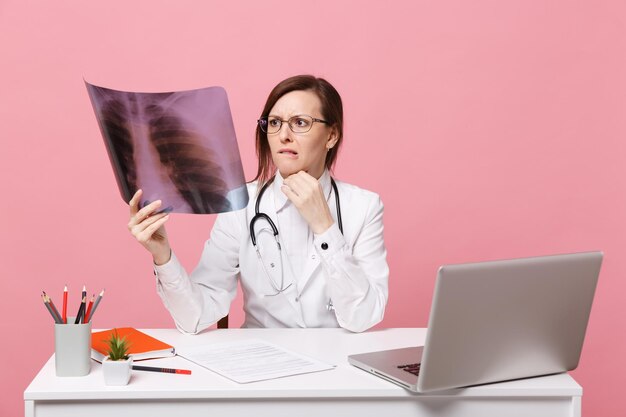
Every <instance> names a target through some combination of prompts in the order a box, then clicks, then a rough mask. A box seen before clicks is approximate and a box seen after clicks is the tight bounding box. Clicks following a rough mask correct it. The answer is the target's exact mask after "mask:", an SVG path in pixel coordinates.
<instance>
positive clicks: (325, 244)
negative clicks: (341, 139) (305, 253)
mask: <svg viewBox="0 0 626 417" xmlns="http://www.w3.org/2000/svg"><path fill="white" fill-rule="evenodd" d="M322 249H324V250H326V249H328V243H326V242H324V243H322Z"/></svg>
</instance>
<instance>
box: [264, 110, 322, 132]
mask: <svg viewBox="0 0 626 417" xmlns="http://www.w3.org/2000/svg"><path fill="white" fill-rule="evenodd" d="M283 122H287V126H289V129H291V131H292V132H293V133H306V132H308V131H309V130H311V128H312V127H313V123H316V122H317V123H325V124H328V122H327V121H326V120H322V119H316V118H315V117H311V116H307V115H306V114H300V115H298V116H293V117H290V118H289V120H282V119H280V118H278V117H275V116H269V117H261V118H260V119H259V120H257V123H258V124H259V127H260V128H261V130H262V131H263V132H265V133H267V134H268V135H273V134H275V133H278V132H279V131H280V128H281V127H283Z"/></svg>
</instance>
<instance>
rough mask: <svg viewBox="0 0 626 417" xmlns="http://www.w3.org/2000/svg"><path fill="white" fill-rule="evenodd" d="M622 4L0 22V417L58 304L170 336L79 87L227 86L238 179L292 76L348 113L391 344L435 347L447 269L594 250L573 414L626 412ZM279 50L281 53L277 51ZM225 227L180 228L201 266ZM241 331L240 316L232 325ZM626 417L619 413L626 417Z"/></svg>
mask: <svg viewBox="0 0 626 417" xmlns="http://www.w3.org/2000/svg"><path fill="white" fill-rule="evenodd" d="M624 16H626V4H625V3H624V2H621V1H594V2H571V1H541V2H540V1H536V2H529V1H525V0H512V1H506V2H502V1H497V0H494V1H486V0H479V1H471V2H468V1H442V2H433V1H398V2H370V3H365V2H361V1H350V2H331V1H323V2H298V1H296V2H294V1H289V2H282V1H262V2H247V3H244V2H230V3H229V2H204V1H203V2H200V1H179V2H175V3H174V2H165V1H135V2H127V1H92V2H83V1H55V2H47V1H16V0H13V1H12V0H5V1H3V2H2V3H0V126H2V133H1V134H0V141H1V143H2V148H1V149H2V150H1V151H0V167H1V169H2V172H1V174H2V175H1V176H0V177H1V179H0V192H1V194H0V195H1V200H0V230H1V233H2V239H0V263H1V265H2V277H1V278H0V294H1V296H0V300H1V302H0V309H1V314H0V334H1V336H0V337H1V339H2V342H1V343H0V350H1V355H0V356H1V357H2V358H3V359H4V365H3V372H2V373H1V376H0V389H1V392H2V398H3V399H2V401H0V415H2V416H13V415H21V414H22V413H23V405H22V404H23V403H22V393H23V390H24V389H25V387H26V386H27V385H28V383H29V382H30V380H31V379H32V378H33V377H34V375H35V374H36V373H37V371H38V370H39V369H40V367H41V366H42V364H43V363H44V361H46V360H47V359H48V358H49V357H50V355H51V354H52V351H53V332H52V329H53V326H52V322H51V319H50V317H49V316H48V313H47V312H46V311H45V309H44V307H43V306H42V305H41V301H40V298H39V294H40V292H41V290H46V291H47V292H49V293H50V294H51V295H52V296H53V298H54V299H55V300H57V303H58V304H59V303H60V301H61V290H62V287H63V285H64V284H65V283H67V284H68V285H69V287H70V290H71V291H72V293H71V295H72V297H73V298H72V299H73V300H74V301H75V300H77V299H78V291H79V290H80V288H81V287H82V285H83V284H86V285H87V287H88V290H89V292H90V293H91V292H98V291H99V290H100V289H101V288H102V287H106V291H107V292H106V298H105V299H104V300H103V302H102V304H101V306H100V309H99V313H98V315H97V318H96V319H95V323H94V325H95V326H96V327H101V328H105V327H113V326H121V325H132V326H136V327H148V328H149V327H171V326H172V322H171V320H170V318H169V317H168V314H167V313H166V311H165V309H164V308H163V307H162V305H161V303H160V300H159V299H158V297H157V295H156V293H155V289H154V278H153V275H152V271H151V267H150V258H149V256H148V255H147V253H146V252H144V250H143V249H142V248H141V247H140V246H139V245H138V244H137V243H136V242H134V241H133V239H132V237H131V236H130V234H129V233H128V231H127V230H126V222H127V207H126V205H125V204H124V203H123V202H122V201H121V199H120V197H119V194H118V191H117V188H116V185H115V181H114V177H113V174H112V170H111V167H110V165H109V161H108V159H107V156H106V152H105V148H104V145H103V142H102V139H101V136H100V132H99V130H98V126H97V124H96V121H95V118H94V115H93V111H92V109H91V105H90V103H89V99H88V97H87V93H86V90H85V87H84V85H83V81H82V78H83V77H86V78H87V79H88V80H90V81H92V82H94V83H97V84H98V83H99V84H102V85H105V86H109V87H112V88H119V89H130V90H145V91H165V90H170V89H189V88H195V87H204V86H211V85H221V86H224V87H225V88H226V90H227V91H228V94H229V98H230V102H231V106H232V113H233V117H234V120H235V127H236V131H237V135H238V139H239V147H240V150H241V153H242V159H243V162H244V167H245V172H246V177H247V178H248V179H250V178H252V177H253V175H254V173H255V172H256V162H255V153H254V147H253V130H254V121H255V120H256V118H257V117H258V114H259V112H260V110H261V108H262V105H263V103H264V100H265V98H266V96H267V94H268V93H269V91H270V89H271V88H272V87H273V86H274V85H275V84H276V83H277V82H278V81H280V80H281V79H283V78H285V77H287V76H290V75H293V74H297V73H313V74H316V75H320V76H323V77H326V78H327V79H328V80H330V81H331V82H332V83H334V84H335V86H336V87H337V88H338V90H339V91H340V93H341V94H342V96H343V98H344V102H345V109H346V130H345V148H344V149H343V152H342V154H341V155H340V161H339V162H340V163H339V165H338V168H337V170H336V176H337V177H338V178H340V179H342V180H345V181H348V182H352V183H356V184H358V185H360V186H362V187H364V188H369V189H371V190H375V191H377V192H379V193H380V194H381V196H382V198H383V201H384V202H385V206H386V211H385V216H386V217H385V224H386V230H385V237H386V242H387V246H388V251H389V264H390V267H391V277H390V280H391V281H390V299H389V306H388V308H387V314H386V317H385V321H384V323H383V326H385V327H402V326H418V327H424V326H425V325H426V323H427V318H428V312H429V308H430V300H431V295H432V290H433V283H434V279H435V272H436V269H437V267H438V266H439V265H440V264H442V263H455V262H464V261H479V260H490V259H498V258H511V257H518V256H531V255H542V254H552V253H564V252H573V251H584V250H594V249H601V250H603V251H604V252H605V256H606V257H605V263H604V265H603V270H602V273H601V276H600V283H599V287H598V290H597V293H596V299H595V304H594V307H593V311H592V317H591V322H590V325H589V329H588V333H587V339H586V342H585V347H584V350H583V356H582V361H581V364H580V367H579V369H577V370H576V371H575V372H573V375H574V377H575V378H576V380H577V381H579V383H580V384H581V385H582V386H583V387H584V392H585V394H584V397H583V413H584V414H585V415H587V416H612V415H618V414H621V413H623V412H624V408H625V407H624V405H623V402H622V401H621V400H620V399H621V397H622V390H623V386H624V383H625V382H626V380H625V378H624V374H625V373H626V365H625V362H624V355H623V352H624V350H625V348H626V337H625V336H624V333H625V332H624V330H625V329H624V324H623V323H624V320H623V311H624V310H623V303H624V301H623V300H624V291H625V290H626V284H624V280H623V277H624V275H625V274H626V257H625V256H624V249H625V248H626V220H625V219H624V216H625V215H626V164H625V163H624V160H625V158H626V145H625V141H624V135H625V134H626V118H625V110H626V78H625V75H624V74H626V30H625V19H624ZM272 51H278V52H272ZM213 221H214V217H213V216H191V215H174V217H173V218H172V219H171V221H170V227H169V233H170V236H171V240H172V243H173V246H174V248H175V249H176V251H177V253H178V256H179V257H180V258H181V259H182V261H183V262H184V263H185V264H186V265H187V266H188V268H192V267H193V266H194V265H195V263H196V261H197V260H198V257H199V255H200V251H201V248H202V244H203V241H204V240H205V239H206V237H207V235H208V233H209V231H210V228H211V225H212V223H213ZM231 317H232V321H233V322H234V324H235V325H238V324H240V323H241V322H242V314H241V301H240V300H239V301H238V302H237V304H236V305H235V306H233V309H232V314H231ZM620 412H621V413H620Z"/></svg>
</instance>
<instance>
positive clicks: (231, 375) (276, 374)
mask: <svg viewBox="0 0 626 417" xmlns="http://www.w3.org/2000/svg"><path fill="white" fill-rule="evenodd" d="M176 353H177V354H178V355H180V356H182V357H183V358H185V359H188V360H190V361H192V362H194V363H196V364H198V365H200V366H203V367H205V368H207V369H210V370H211V371H213V372H215V373H218V374H220V375H222V376H224V377H226V378H228V379H231V380H233V381H235V382H239V383H241V384H245V383H248V382H255V381H263V380H267V379H274V378H282V377H285V376H290V375H298V374H306V373H310V372H319V371H326V370H328V369H333V368H334V366H332V365H328V364H325V363H322V362H320V361H317V360H315V359H312V358H309V357H307V356H304V355H300V354H298V353H294V352H290V351H288V350H286V349H283V348H281V347H279V346H276V345H273V344H271V343H268V342H265V341H263V340H257V339H248V340H240V341H236V342H226V343H215V344H211V345H204V346H190V347H181V348H179V347H177V348H176Z"/></svg>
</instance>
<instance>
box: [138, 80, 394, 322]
mask: <svg viewBox="0 0 626 417" xmlns="http://www.w3.org/2000/svg"><path fill="white" fill-rule="evenodd" d="M342 136H343V107H342V103H341V97H340V96H339V93H338V92H337V91H336V90H335V88H334V87H333V86H332V85H331V84H330V83H328V82H327V81H326V80H324V79H322V78H315V77H313V76H309V75H302V76H295V77H291V78H288V79H286V80H284V81H282V82H281V83H279V84H278V85H277V86H276V87H275V88H274V89H273V90H272V92H271V93H270V95H269V97H268V99H267V102H266V103H265V107H264V108H263V112H262V114H261V117H260V119H259V120H258V126H257V129H256V149H257V155H258V159H259V168H258V172H257V176H256V178H255V180H254V181H253V182H251V183H249V184H248V192H249V195H250V203H249V204H248V207H247V208H246V209H244V210H239V211H235V212H229V213H222V214H219V215H218V216H217V219H216V221H215V224H214V226H213V230H212V231H211V235H210V239H209V240H208V241H207V242H206V244H205V246H204V251H203V253H202V257H201V259H200V262H199V264H198V266H197V267H196V269H195V270H194V271H193V272H192V273H191V275H188V274H187V272H186V271H185V269H184V268H183V266H182V265H181V263H180V262H179V261H178V259H177V258H176V255H175V253H174V252H173V251H172V250H171V248H170V244H169V241H168V238H167V234H166V232H165V228H164V224H165V223H166V222H167V220H168V219H169V216H168V215H167V214H166V213H158V210H159V208H160V206H161V201H160V200H157V201H154V202H153V203H151V204H149V205H147V206H145V207H143V208H142V209H139V208H138V202H139V201H140V198H141V190H139V191H137V193H136V194H135V195H134V196H133V198H132V199H131V201H130V221H129V223H128V228H129V230H130V231H131V233H132V235H133V236H134V237H135V238H136V239H137V240H138V241H139V243H141V244H142V245H143V246H144V247H145V248H146V249H147V250H148V251H149V252H150V253H151V254H152V257H153V260H154V271H155V275H156V277H157V291H158V293H159V295H160V297H161V298H162V300H163V303H164V304H165V307H166V308H167V309H168V310H169V312H170V314H171V315H172V317H173V318H174V321H175V322H176V326H177V327H178V328H179V329H180V330H181V331H182V332H185V333H198V332H200V331H202V330H203V329H206V328H207V327H209V326H211V325H212V324H214V323H215V322H217V321H218V320H219V319H220V318H222V317H224V316H226V315H227V314H228V311H229V308H230V304H231V301H232V300H233V298H234V297H235V293H236V290H237V279H239V280H240V282H241V288H242V289H243V295H244V310H245V322H244V324H243V327H343V328H345V329H348V330H350V331H353V332H361V331H364V330H367V329H368V328H370V327H372V326H373V325H375V324H376V323H379V322H380V321H381V320H382V319H383V314H384V311H385V305H386V303H387V281H388V276H389V268H388V266H387V261H386V250H385V245H384V241H383V205H382V203H381V200H380V198H379V196H378V195H377V194H375V193H372V192H370V191H366V190H363V189H361V188H358V187H356V186H354V185H350V184H346V183H344V182H341V181H335V180H333V179H332V177H331V175H330V172H329V170H330V169H331V168H332V167H333V164H334V162H335V160H336V158H337V153H338V150H339V147H340V145H341V142H342Z"/></svg>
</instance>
